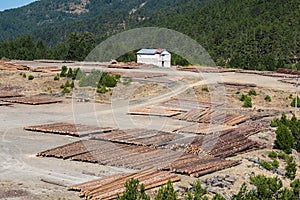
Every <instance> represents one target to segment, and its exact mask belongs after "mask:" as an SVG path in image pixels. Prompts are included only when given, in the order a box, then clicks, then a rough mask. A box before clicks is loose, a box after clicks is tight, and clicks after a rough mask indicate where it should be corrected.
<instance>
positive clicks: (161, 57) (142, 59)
mask: <svg viewBox="0 0 300 200" xmlns="http://www.w3.org/2000/svg"><path fill="white" fill-rule="evenodd" d="M137 62H138V63H144V64H150V65H156V66H158V67H171V54H170V53H169V52H168V51H166V50H164V49H141V50H140V51H138V52H137Z"/></svg>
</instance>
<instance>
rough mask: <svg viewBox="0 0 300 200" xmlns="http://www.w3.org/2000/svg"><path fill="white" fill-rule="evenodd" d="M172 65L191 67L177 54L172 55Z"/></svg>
mask: <svg viewBox="0 0 300 200" xmlns="http://www.w3.org/2000/svg"><path fill="white" fill-rule="evenodd" d="M171 65H174V66H175V65H178V66H189V65H190V63H189V62H188V61H187V60H186V59H184V58H183V57H181V56H180V55H177V54H175V53H171Z"/></svg>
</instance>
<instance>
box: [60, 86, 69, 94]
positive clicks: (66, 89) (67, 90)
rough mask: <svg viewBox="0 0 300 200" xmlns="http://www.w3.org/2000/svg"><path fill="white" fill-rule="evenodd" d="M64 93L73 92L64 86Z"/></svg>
mask: <svg viewBox="0 0 300 200" xmlns="http://www.w3.org/2000/svg"><path fill="white" fill-rule="evenodd" d="M61 93H63V94H68V93H71V91H70V89H69V88H66V87H65V88H63V90H62V92H61Z"/></svg>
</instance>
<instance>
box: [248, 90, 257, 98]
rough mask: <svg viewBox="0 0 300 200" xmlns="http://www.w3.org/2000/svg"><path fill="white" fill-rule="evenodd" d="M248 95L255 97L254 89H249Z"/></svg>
mask: <svg viewBox="0 0 300 200" xmlns="http://www.w3.org/2000/svg"><path fill="white" fill-rule="evenodd" d="M248 95H249V96H256V95H257V94H256V91H255V90H254V89H251V90H249V92H248Z"/></svg>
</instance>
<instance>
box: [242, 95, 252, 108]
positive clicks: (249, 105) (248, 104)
mask: <svg viewBox="0 0 300 200" xmlns="http://www.w3.org/2000/svg"><path fill="white" fill-rule="evenodd" d="M243 107H244V108H252V99H251V97H248V96H247V97H246V98H245V100H244V104H243Z"/></svg>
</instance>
